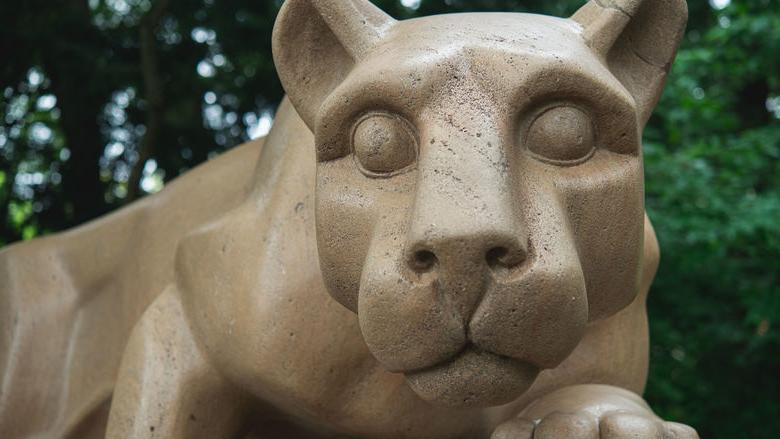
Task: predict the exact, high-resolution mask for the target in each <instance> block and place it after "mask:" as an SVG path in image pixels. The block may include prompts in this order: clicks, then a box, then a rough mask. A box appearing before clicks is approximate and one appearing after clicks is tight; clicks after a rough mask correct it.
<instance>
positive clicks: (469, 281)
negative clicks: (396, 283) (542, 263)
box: [406, 231, 528, 322]
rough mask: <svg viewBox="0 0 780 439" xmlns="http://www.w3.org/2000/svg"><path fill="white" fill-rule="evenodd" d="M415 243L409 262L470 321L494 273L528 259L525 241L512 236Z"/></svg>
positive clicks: (482, 235) (488, 234)
mask: <svg viewBox="0 0 780 439" xmlns="http://www.w3.org/2000/svg"><path fill="white" fill-rule="evenodd" d="M476 232H477V233H472V234H468V235H456V236H452V235H450V236H440V237H438V238H431V237H430V236H428V237H427V238H426V239H424V240H420V241H416V242H413V244H412V245H411V247H410V249H409V250H408V251H407V254H406V258H407V263H408V265H409V266H410V267H411V269H412V270H414V271H415V272H417V273H418V274H420V275H421V276H420V277H419V280H420V281H421V282H424V283H430V285H431V286H432V288H434V289H435V290H436V294H437V296H438V297H440V299H441V300H444V301H445V302H446V303H449V304H450V305H451V306H453V307H454V309H453V310H455V311H456V312H457V313H458V314H459V315H460V317H461V318H462V319H463V321H464V322H467V321H468V319H469V318H470V317H471V315H472V313H473V312H474V310H475V309H476V308H477V306H478V305H479V303H480V301H481V300H482V297H483V296H484V294H485V291H486V287H487V283H486V282H487V281H488V278H489V276H490V274H491V272H492V273H493V274H494V275H501V274H502V273H507V272H508V271H509V270H511V269H512V268H514V267H519V266H520V265H522V264H523V262H524V261H525V260H526V258H527V253H528V251H527V248H526V246H525V245H523V241H522V240H521V239H519V238H518V237H517V236H516V235H513V234H510V233H495V232H494V231H492V232H487V231H485V232H483V233H479V231H476Z"/></svg>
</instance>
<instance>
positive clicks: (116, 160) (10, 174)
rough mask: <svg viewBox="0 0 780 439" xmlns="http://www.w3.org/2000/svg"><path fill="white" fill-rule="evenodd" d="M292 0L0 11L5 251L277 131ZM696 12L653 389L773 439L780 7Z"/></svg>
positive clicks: (427, 1)
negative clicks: (285, 3) (277, 30)
mask: <svg viewBox="0 0 780 439" xmlns="http://www.w3.org/2000/svg"><path fill="white" fill-rule="evenodd" d="M375 2H376V3H377V4H379V5H380V6H381V7H382V8H383V9H385V10H386V11H388V12H389V13H391V14H392V15H394V16H395V17H397V18H410V17H413V16H417V15H429V14H436V13H444V12H458V11H522V12H538V13H546V14H553V15H562V16H563V15H568V14H570V13H572V12H573V11H574V10H576V8H577V7H579V6H580V5H581V3H582V2H581V1H579V0H555V1H549V0H484V1H478V0H473V1H468V0H422V1H414V0H403V1H400V0H376V1H375ZM280 3H281V2H280V1H278V0H274V1H271V0H269V1H257V0H251V1H250V0H234V1H230V2H226V1H222V2H219V1H216V0H178V1H175V2H169V1H166V0H154V1H152V0H89V1H76V0H73V1H66V0H59V1H53V0H46V1H44V0H28V1H25V2H3V3H2V4H0V59H2V60H3V63H2V64H0V245H2V244H3V243H10V242H13V241H16V240H20V239H31V238H33V237H35V236H38V235H41V234H46V233H52V232H56V231H59V230H63V229H66V228H69V227H72V226H75V225H77V224H80V223H82V222H84V221H87V220H89V219H92V218H94V217H96V216H98V215H101V214H103V213H106V212H108V211H110V210H112V209H115V208H118V207H121V206H123V205H126V204H127V203H129V202H132V201H133V200H134V199H136V198H137V197H138V196H140V195H143V194H144V193H147V192H155V191H157V190H159V189H160V188H161V187H162V185H163V184H164V182H165V181H169V180H170V179H172V178H174V177H176V176H177V175H179V174H181V173H182V172H185V171H186V170H187V169H190V168H192V167H193V166H195V165H197V164H198V163H201V162H203V161H204V160H206V159H207V158H209V157H211V156H213V155H214V154H217V153H219V152H221V151H224V150H226V149H228V148H230V147H232V146H234V145H236V144H239V143H241V142H243V141H246V140H248V139H249V138H251V137H254V136H258V135H262V134H263V133H264V132H266V131H267V129H268V126H269V124H270V121H271V117H272V115H273V111H274V108H275V106H276V104H277V103H278V102H279V100H280V99H281V97H282V94H283V92H282V90H281V87H280V86H279V82H278V79H277V77H276V75H275V73H274V67H273V63H272V60H271V54H270V47H269V46H270V33H271V29H272V26H273V19H274V17H275V14H276V11H277V10H278V7H279V5H280ZM689 8H690V11H691V13H690V24H689V29H688V33H687V35H686V38H685V41H684V43H683V47H682V49H681V51H680V53H679V56H678V59H677V61H676V63H675V65H674V68H673V71H672V74H671V76H670V78H669V81H668V85H667V89H666V92H665V94H664V96H663V98H662V99H661V102H660V104H659V107H658V109H657V111H656V113H655V115H654V116H653V118H652V119H651V120H650V123H649V125H648V127H647V130H646V132H645V158H646V170H647V207H648V211H649V213H650V216H651V218H652V219H653V221H654V223H655V226H656V229H657V232H658V236H659V240H660V242H661V249H662V262H661V267H660V270H659V274H658V278H657V280H656V282H655V284H654V286H653V290H652V292H651V296H650V302H649V307H650V316H651V319H650V321H651V337H652V347H651V357H652V360H651V370H650V380H649V383H648V388H647V394H646V396H647V398H648V400H649V401H650V402H651V404H652V405H653V406H654V408H655V409H656V411H657V412H658V413H659V414H660V415H662V416H664V417H667V418H670V419H674V420H680V421H684V422H686V423H690V424H692V425H694V426H695V427H696V428H697V429H698V430H699V431H700V433H701V435H702V437H713V438H720V437H723V438H731V437H750V438H774V437H778V435H780V417H778V416H777V414H778V413H780V384H779V383H780V331H778V324H779V323H780V225H779V224H778V219H779V218H780V160H779V159H780V4H778V2H777V1H776V0H731V1H729V0H710V1H709V2H706V1H702V0H691V1H690V2H689ZM150 35H151V37H149V36H150ZM145 37H149V38H147V39H146V40H145V39H144V38H145ZM144 139H146V140H144Z"/></svg>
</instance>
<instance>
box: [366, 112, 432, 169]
mask: <svg viewBox="0 0 780 439" xmlns="http://www.w3.org/2000/svg"><path fill="white" fill-rule="evenodd" d="M352 148H353V151H354V153H355V158H356V159H357V161H358V162H359V163H360V166H361V167H362V168H363V169H364V170H365V171H368V172H369V173H370V174H379V175H382V174H392V173H393V172H395V171H400V170H402V169H404V168H406V167H408V166H410V165H411V164H413V163H414V161H415V160H416V159H417V139H416V137H415V136H414V134H413V131H412V127H411V125H410V124H409V122H407V121H406V120H405V119H402V118H400V117H397V116H394V115H390V114H383V113H374V114H369V115H368V116H366V117H364V118H363V119H361V120H360V121H359V122H358V123H357V126H356V127H355V131H354V134H353V137H352Z"/></svg>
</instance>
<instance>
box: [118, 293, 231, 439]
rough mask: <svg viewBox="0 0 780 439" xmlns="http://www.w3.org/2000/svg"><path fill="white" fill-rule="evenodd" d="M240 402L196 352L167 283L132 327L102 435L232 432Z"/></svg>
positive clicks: (216, 434)
mask: <svg viewBox="0 0 780 439" xmlns="http://www.w3.org/2000/svg"><path fill="white" fill-rule="evenodd" d="M242 401H244V398H242V397H241V396H240V395H239V394H237V392H236V391H234V390H233V389H232V386H230V385H229V384H228V383H227V382H226V381H225V380H224V379H223V378H222V377H221V376H220V375H219V374H218V373H217V371H216V370H214V369H213V368H212V367H211V366H210V365H209V364H208V362H207V361H206V359H205V357H204V356H203V355H202V354H201V352H200V350H199V349H198V347H197V345H196V343H195V340H194V339H193V337H192V334H191V332H190V329H189V325H188V324H187V321H186V318H185V316H184V313H183V310H182V307H181V303H180V301H179V297H178V293H177V292H176V289H175V288H173V287H171V288H168V289H167V290H166V291H165V292H164V293H163V294H162V295H160V297H158V298H157V300H156V301H155V302H154V303H153V304H152V305H151V306H150V307H149V309H148V310H147V311H146V312H145V313H144V315H143V317H142V318H141V320H140V321H139V322H138V324H137V325H136V327H135V328H134V330H133V333H132V335H131V337H130V341H129V342H128V344H127V347H126V350H125V353H124V356H123V358H122V364H121V367H120V371H119V378H118V381H117V384H116V387H115V390H114V396H113V400H112V403H111V413H110V416H109V423H108V430H107V434H106V437H108V438H129V437H132V438H152V437H155V438H198V437H203V438H215V437H232V436H234V435H235V434H236V431H237V430H238V428H239V427H240V423H241V422H242V420H243V419H242V418H243V414H244V404H243V402H242Z"/></svg>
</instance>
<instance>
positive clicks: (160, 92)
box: [125, 0, 169, 203]
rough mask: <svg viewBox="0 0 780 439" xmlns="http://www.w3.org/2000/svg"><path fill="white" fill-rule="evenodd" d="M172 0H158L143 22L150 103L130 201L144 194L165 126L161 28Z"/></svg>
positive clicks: (144, 70)
mask: <svg viewBox="0 0 780 439" xmlns="http://www.w3.org/2000/svg"><path fill="white" fill-rule="evenodd" d="M168 4H169V0H157V1H155V2H154V4H153V6H152V8H151V9H150V10H149V12H147V13H146V15H145V16H144V17H143V18H142V19H141V23H140V26H139V33H140V40H141V47H140V51H141V75H142V77H143V84H144V89H145V90H144V99H145V100H146V105H147V117H146V133H144V136H143V138H141V142H140V143H139V145H138V161H136V163H135V164H134V165H133V167H132V169H131V171H130V177H129V180H128V182H127V198H126V199H125V200H126V203H131V202H133V201H134V200H136V199H138V198H139V197H140V195H141V187H140V186H141V179H142V178H143V171H144V166H145V165H146V161H147V160H149V158H151V156H152V154H153V153H154V149H155V147H156V146H157V143H158V142H159V138H160V132H161V130H162V121H163V112H164V103H163V100H164V88H163V83H162V79H160V72H159V67H158V62H157V36H156V33H157V28H158V27H159V26H160V21H161V20H162V17H163V16H164V15H165V11H166V9H167V8H168Z"/></svg>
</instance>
